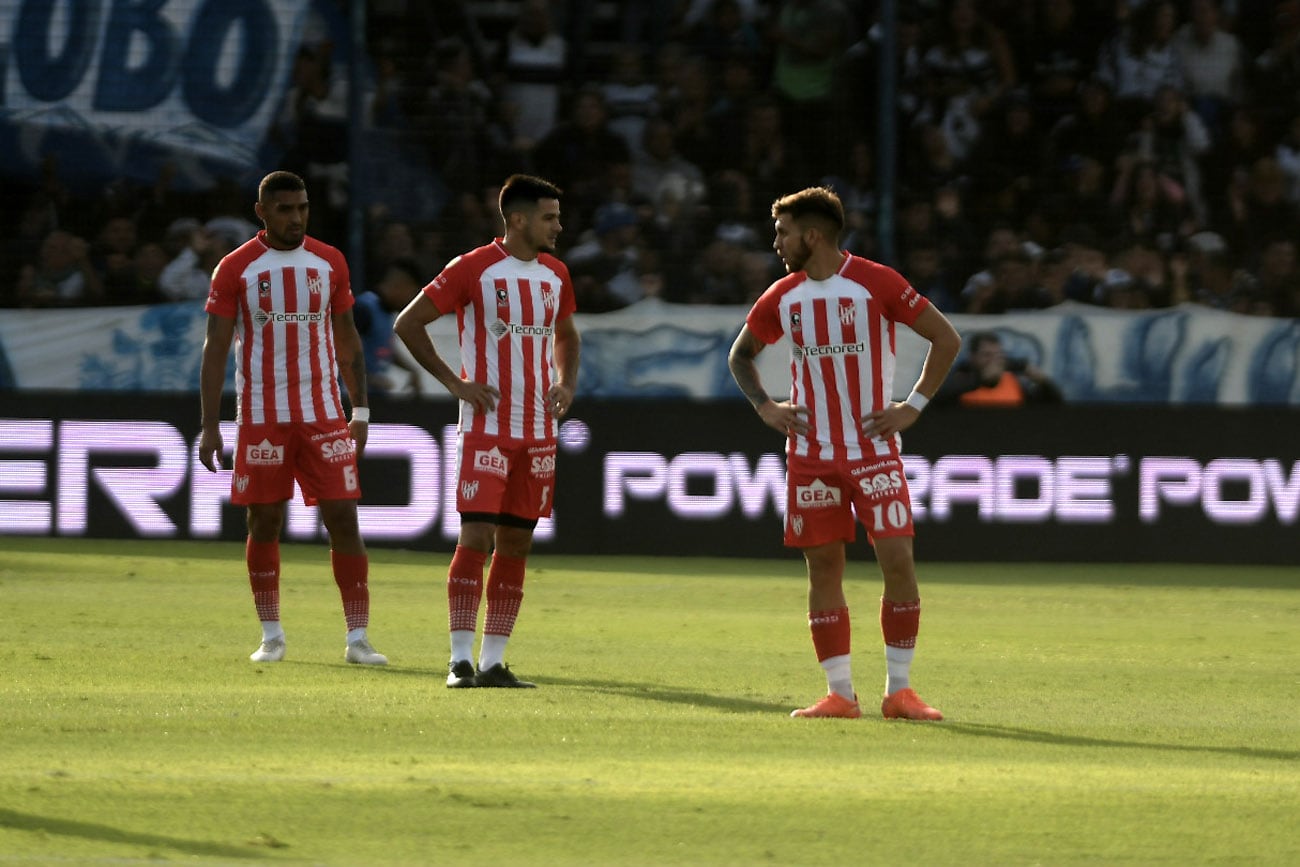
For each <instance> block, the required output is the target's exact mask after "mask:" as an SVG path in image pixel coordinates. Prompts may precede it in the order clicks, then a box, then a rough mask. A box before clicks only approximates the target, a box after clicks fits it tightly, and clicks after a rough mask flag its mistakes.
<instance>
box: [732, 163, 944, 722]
mask: <svg viewBox="0 0 1300 867" xmlns="http://www.w3.org/2000/svg"><path fill="white" fill-rule="evenodd" d="M772 217H773V219H774V220H775V229H776V240H775V242H774V243H773V247H774V249H775V250H776V252H777V255H779V256H780V257H781V259H782V260H783V261H784V262H785V267H786V271H787V272H788V273H787V275H786V276H785V277H783V278H781V279H780V280H778V281H777V282H775V283H773V284H772V285H771V287H769V288H768V289H767V291H766V292H764V293H763V295H762V296H761V297H760V298H759V299H758V301H756V302H755V303H754V306H753V308H752V309H751V310H750V312H749V315H748V316H747V317H746V319H745V325H744V327H742V328H741V331H740V335H739V336H738V337H737V338H736V342H735V344H734V345H733V346H732V348H731V354H730V356H729V358H728V363H729V365H730V367H731V373H732V375H733V376H734V377H735V379H736V383H737V384H738V385H739V386H740V390H741V391H742V392H744V394H745V396H746V397H747V398H748V399H749V401H750V403H751V404H753V406H754V408H755V409H756V410H757V411H758V415H759V417H760V418H761V419H762V420H763V421H764V423H766V424H767V425H768V426H769V427H772V428H775V429H776V430H778V431H780V432H781V433H783V434H785V435H786V437H787V449H786V462H787V471H788V472H787V506H786V524H785V544H786V545H788V546H790V547H796V548H799V549H800V550H802V551H803V555H804V559H805V561H806V562H807V566H808V584H809V587H808V624H809V628H810V629H811V631H812V640H813V647H814V649H815V650H816V652H817V659H818V661H819V662H820V663H821V666H822V668H823V670H824V671H825V673H826V679H827V684H828V686H829V692H828V693H827V695H826V696H825V697H824V698H822V699H821V700H820V701H818V702H816V703H815V704H813V705H811V706H810V707H806V708H800V709H798V710H795V711H794V712H793V713H792V714H791V715H792V716H796V717H845V718H856V717H859V716H861V715H862V710H861V708H860V706H859V704H858V698H857V693H856V692H855V691H854V689H853V679H852V671H851V658H850V652H849V645H850V625H849V608H848V602H847V601H846V598H845V594H844V567H845V543H846V542H851V541H853V539H854V537H855V535H856V526H855V524H854V512H855V511H856V514H857V519H858V520H859V521H860V522H861V523H862V524H863V526H864V527H865V528H866V531H867V538H868V540H869V541H870V542H871V543H872V544H873V545H874V546H875V549H876V559H877V560H878V561H879V563H880V569H881V573H882V575H883V578H884V595H883V596H882V597H881V603H880V625H881V630H882V632H883V633H884V638H885V659H886V668H887V678H886V683H885V696H884V699H883V701H882V702H881V713H882V714H883V715H884V716H885V718H887V719H896V718H905V719H920V720H938V719H942V718H943V716H942V714H940V713H939V711H937V710H935V709H934V708H932V707H930V706H929V705H927V704H926V703H925V702H923V701H922V700H921V699H920V697H919V696H918V695H917V694H916V692H915V691H914V690H913V689H912V688H911V686H910V684H909V675H910V670H911V663H912V655H913V652H914V648H915V645H916V635H917V630H918V627H919V624H920V616H921V600H920V593H919V590H918V588H917V581H916V567H915V562H914V560H913V555H912V537H913V535H914V530H913V526H912V507H911V499H910V496H909V494H908V489H907V476H906V474H905V471H904V469H903V462H902V459H901V457H900V454H901V452H900V448H901V444H900V437H899V434H900V433H902V431H904V430H906V429H907V428H909V427H911V426H912V425H913V424H915V422H916V420H917V419H918V418H919V417H920V414H921V410H922V409H924V408H925V405H926V403H927V402H928V399H929V397H930V396H932V395H933V394H934V393H935V391H936V390H937V389H938V388H939V385H940V383H942V382H943V379H944V377H945V376H946V375H947V373H948V369H949V368H950V367H951V366H952V362H953V359H954V358H955V357H956V356H957V352H958V350H959V349H960V348H961V338H960V337H959V336H958V334H957V331H956V330H955V329H954V328H953V327H952V324H951V323H950V322H949V321H948V320H947V318H946V317H944V315H943V314H942V313H940V312H939V311H938V309H937V308H935V307H933V306H932V305H931V304H930V302H929V301H927V300H926V299H925V296H923V295H921V294H920V293H918V292H917V291H916V290H915V289H913V288H912V287H911V286H910V285H909V284H908V282H907V281H906V280H905V279H903V277H902V276H901V275H899V274H898V273H897V272H896V271H894V270H893V269H891V268H888V267H886V266H884V265H881V264H879V263H876V262H872V261H869V260H867V259H863V258H861V257H859V256H854V255H851V254H849V253H847V252H845V251H843V250H841V249H840V247H839V237H840V233H841V232H842V231H843V229H844V209H843V206H842V205H841V203H840V200H839V197H838V196H836V195H835V193H834V192H833V191H831V190H830V189H828V188H825V187H812V188H809V189H805V190H801V191H799V192H797V193H793V194H791V195H788V196H783V197H782V198H779V199H777V200H776V202H775V203H774V204H773V205H772ZM895 323H902V324H903V325H906V326H908V327H910V328H911V329H912V330H913V331H915V332H916V333H917V334H919V335H920V336H921V337H923V338H925V339H926V340H928V341H929V342H930V348H929V351H928V353H927V355H926V359H925V364H924V366H923V368H922V370H921V375H920V377H919V378H918V379H917V381H916V385H915V386H914V387H913V389H912V392H911V394H909V395H908V397H907V399H906V400H904V401H902V402H894V401H893V400H892V394H893V378H894V361H895V359H894V326H895ZM782 337H788V338H789V340H790V342H791V344H792V349H791V354H792V358H791V364H790V372H791V384H790V388H791V392H790V397H789V399H787V400H781V401H777V400H773V399H772V398H771V397H769V396H768V394H767V391H766V390H764V388H763V384H762V382H761V381H760V377H759V373H758V367H757V365H756V363H755V358H756V357H757V356H758V353H759V352H761V351H762V350H763V348H764V347H765V346H768V345H770V344H772V343H775V342H776V341H777V340H779V339H780V338H782Z"/></svg>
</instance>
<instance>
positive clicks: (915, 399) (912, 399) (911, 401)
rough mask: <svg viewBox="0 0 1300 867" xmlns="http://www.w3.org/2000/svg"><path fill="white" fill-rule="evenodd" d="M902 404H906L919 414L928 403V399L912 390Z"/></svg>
mask: <svg viewBox="0 0 1300 867" xmlns="http://www.w3.org/2000/svg"><path fill="white" fill-rule="evenodd" d="M903 403H905V404H907V405H908V406H910V407H911V408H912V409H914V410H916V411H917V412H920V411H921V410H923V409H925V408H926V406H927V405H928V404H929V403H930V398H928V397H926V396H925V395H923V394H921V392H919V391H916V390H915V389H913V390H912V393H911V394H909V395H908V396H907V400H905V401H903Z"/></svg>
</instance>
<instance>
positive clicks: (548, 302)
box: [542, 283, 555, 310]
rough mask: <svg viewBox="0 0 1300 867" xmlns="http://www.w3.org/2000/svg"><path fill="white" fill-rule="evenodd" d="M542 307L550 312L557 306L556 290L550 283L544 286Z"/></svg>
mask: <svg viewBox="0 0 1300 867" xmlns="http://www.w3.org/2000/svg"><path fill="white" fill-rule="evenodd" d="M542 306H543V307H545V308H546V309H547V310H550V309H551V308H553V307H554V306H555V290H554V289H552V288H551V284H550V283H543V284H542Z"/></svg>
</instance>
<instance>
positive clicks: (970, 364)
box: [934, 331, 1062, 407]
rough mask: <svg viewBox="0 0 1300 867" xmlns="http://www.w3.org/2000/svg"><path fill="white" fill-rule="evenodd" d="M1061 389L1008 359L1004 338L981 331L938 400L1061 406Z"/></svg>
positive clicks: (1032, 369) (1034, 370)
mask: <svg viewBox="0 0 1300 867" xmlns="http://www.w3.org/2000/svg"><path fill="white" fill-rule="evenodd" d="M1061 399H1062V395H1061V389H1060V388H1059V387H1058V386H1057V385H1056V383H1054V382H1052V380H1051V378H1050V377H1048V375H1047V374H1046V373H1044V372H1043V371H1041V370H1039V369H1038V368H1037V367H1035V366H1034V365H1032V364H1030V363H1029V362H1027V361H1026V360H1025V359H1023V358H1007V354H1006V352H1005V351H1004V350H1003V348H1002V338H1000V337H999V336H998V335H997V334H996V333H995V332H992V331H977V332H975V333H974V334H972V335H971V336H970V337H969V338H968V339H967V342H966V357H965V358H963V359H961V360H959V361H958V362H957V364H955V365H953V368H952V372H951V373H950V374H949V375H948V378H947V379H946V380H945V381H944V384H943V385H942V386H941V387H940V388H939V391H938V392H937V393H936V394H935V396H934V403H935V404H947V405H954V404H955V405H959V406H971V407H985V406H990V407H1011V406H1025V405H1028V404H1052V403H1060V402H1061Z"/></svg>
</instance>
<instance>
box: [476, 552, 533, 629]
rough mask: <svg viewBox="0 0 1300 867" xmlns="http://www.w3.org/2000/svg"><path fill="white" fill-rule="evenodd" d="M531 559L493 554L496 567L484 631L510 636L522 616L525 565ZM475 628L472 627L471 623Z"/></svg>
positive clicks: (490, 573) (491, 574)
mask: <svg viewBox="0 0 1300 867" xmlns="http://www.w3.org/2000/svg"><path fill="white" fill-rule="evenodd" d="M526 562H527V561H525V560H521V559H518V558H515V557H506V556H503V555H502V554H501V553H500V552H498V553H495V554H493V555H492V568H491V569H490V570H488V586H487V603H488V604H487V617H486V619H485V620H484V622H483V634H484V635H505V636H509V635H510V633H511V632H513V631H514V628H515V618H516V617H518V616H519V605H520V603H521V602H522V601H523V598H524V565H525V563H526ZM471 628H472V627H471Z"/></svg>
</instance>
